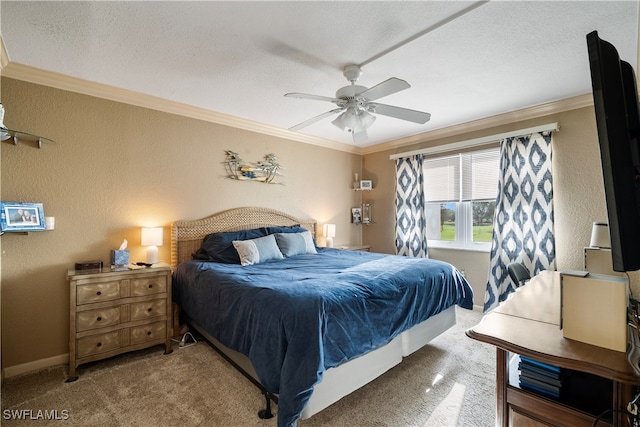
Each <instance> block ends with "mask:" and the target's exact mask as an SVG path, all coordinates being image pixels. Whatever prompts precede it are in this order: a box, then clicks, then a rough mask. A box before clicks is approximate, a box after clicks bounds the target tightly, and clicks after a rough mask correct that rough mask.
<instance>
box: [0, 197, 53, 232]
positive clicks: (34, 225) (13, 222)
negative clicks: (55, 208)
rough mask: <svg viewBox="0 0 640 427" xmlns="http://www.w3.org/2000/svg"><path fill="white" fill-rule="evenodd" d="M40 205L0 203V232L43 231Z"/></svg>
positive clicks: (42, 212)
mask: <svg viewBox="0 0 640 427" xmlns="http://www.w3.org/2000/svg"><path fill="white" fill-rule="evenodd" d="M45 228H46V227H45V222H44V209H43V207H42V203H23V202H0V230H1V231H2V232H15V231H18V232H25V231H39V230H44V229H45Z"/></svg>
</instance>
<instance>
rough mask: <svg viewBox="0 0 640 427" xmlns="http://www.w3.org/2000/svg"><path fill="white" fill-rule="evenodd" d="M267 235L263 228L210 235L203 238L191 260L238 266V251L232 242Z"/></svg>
mask: <svg viewBox="0 0 640 427" xmlns="http://www.w3.org/2000/svg"><path fill="white" fill-rule="evenodd" d="M267 234H269V233H268V232H267V229H266V228H265V227H261V228H252V229H250V230H241V231H229V232H224V233H212V234H209V235H208V236H206V237H205V238H204V240H203V241H202V246H201V247H200V249H198V250H197V251H196V252H194V253H193V254H192V257H193V259H199V260H202V261H215V262H221V263H225V264H240V257H239V256H238V251H236V248H235V247H234V246H233V241H234V240H248V239H256V238H258V237H263V236H266V235H267Z"/></svg>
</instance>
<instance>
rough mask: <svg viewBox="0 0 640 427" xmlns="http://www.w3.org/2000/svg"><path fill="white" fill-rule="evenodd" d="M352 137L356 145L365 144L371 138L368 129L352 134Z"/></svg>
mask: <svg viewBox="0 0 640 427" xmlns="http://www.w3.org/2000/svg"><path fill="white" fill-rule="evenodd" d="M351 135H352V136H353V143H354V144H360V143H361V142H365V141H366V140H367V139H368V138H369V135H368V134H367V130H366V129H363V130H361V131H360V132H352V133H351Z"/></svg>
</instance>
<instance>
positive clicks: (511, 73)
mask: <svg viewBox="0 0 640 427" xmlns="http://www.w3.org/2000/svg"><path fill="white" fill-rule="evenodd" d="M0 13H1V20H0V25H1V26H0V34H1V36H2V38H3V40H4V43H5V46H6V49H7V53H8V56H9V60H10V63H14V62H15V63H20V64H24V65H28V66H31V67H35V68H39V69H42V70H48V71H54V72H57V73H62V74H64V75H68V76H72V77H77V78H80V79H84V80H88V81H92V82H97V83H102V84H106V85H111V86H115V87H118V88H123V89H127V90H131V91H135V92H140V93H144V94H148V95H153V96H156V97H160V98H164V99H167V100H172V101H177V102H180V103H184V104H189V105H193V106H196V107H200V108H204V109H207V110H211V111H214V112H218V113H224V114H228V115H231V116H235V117H238V118H242V119H246V120H250V121H253V122H257V123H261V124H267V125H270V126H275V127H277V128H282V129H287V128H289V127H291V126H293V125H295V124H297V123H299V122H302V121H304V120H306V119H308V118H310V117H313V116H316V115H319V114H321V113H324V112H326V111H328V110H331V109H332V108H334V107H335V106H334V104H331V103H329V102H321V101H312V100H302V99H295V98H286V97H284V96H283V95H284V94H285V93H287V92H303V93H310V94H316V95H323V96H329V97H333V96H334V95H335V92H336V90H337V89H338V88H340V87H342V86H345V85H347V84H348V82H347V81H346V79H345V78H344V77H343V75H342V70H343V68H344V66H345V65H348V64H362V63H365V65H364V66H363V75H362V77H361V78H360V80H359V81H358V84H361V85H364V86H367V87H371V86H374V85H376V84H378V83H380V82H382V81H383V80H386V79H387V78H389V77H392V76H394V77H398V78H401V79H404V80H406V81H408V82H409V83H410V84H411V85H412V87H411V88H409V89H407V90H405V91H402V92H399V93H396V94H393V95H390V96H388V97H385V98H382V99H380V100H379V101H380V102H383V103H385V104H391V105H396V106H401V107H406V108H411V109H415V110H420V111H426V112H429V113H431V120H430V121H429V122H427V123H426V124H425V125H418V124H414V123H410V122H404V121H401V120H398V119H393V118H388V117H384V116H378V119H377V120H376V122H375V123H374V124H373V126H372V127H371V128H370V129H369V139H368V140H367V141H366V142H365V143H362V144H359V145H360V146H368V145H372V144H378V143H382V142H386V141H390V140H395V139H398V138H403V137H407V136H410V135H415V134H419V133H422V132H427V131H431V130H434V129H439V128H444V127H447V126H451V125H455V124H460V123H464V122H468V121H471V120H475V119H481V118H485V117H490V116H493V115H496V114H500V113H504V112H508V111H514V110H518V109H522V108H526V107H531V106H535V105H540V104H544V103H547V102H551V101H555V100H560V99H565V98H569V97H573V96H577V95H582V94H586V93H589V92H590V91H591V85H590V79H589V65H588V58H587V46H586V39H585V36H586V34H587V33H589V32H591V31H593V30H597V31H598V33H599V34H600V37H602V38H604V39H606V40H608V41H610V42H611V43H613V44H614V45H615V46H616V47H617V48H618V51H619V53H620V56H621V57H622V58H624V59H625V60H627V61H628V62H630V63H631V64H633V65H634V67H635V66H636V64H637V52H638V49H637V43H638V34H637V31H638V2H637V1H633V2H621V1H614V2H611V1H606V2H595V1H568V2H560V1H551V2H545V1H527V2H516V1H492V2H463V1H442V2H440V1H418V2H406V1H371V2H351V1H349V2H338V1H331V2H311V1H289V2H265V1H259V2H245V1H233V2H217V1H215V2H214V1H205V2H150V1H141V2H122V1H116V2H106V1H95V2H78V1H69V2H62V1H46V2H35V1H19V2H12V1H6V0H3V1H2V2H0ZM8 114H9V113H7V115H8ZM331 120H332V119H331V118H328V119H325V120H323V121H321V122H318V123H316V124H314V125H312V126H309V127H307V128H305V129H303V130H301V131H300V132H302V133H304V134H308V135H312V136H316V137H321V138H325V139H328V140H331V141H337V142H341V143H347V144H349V143H351V137H350V135H349V134H346V133H345V132H342V131H340V130H339V129H337V128H336V127H335V126H333V125H332V124H331Z"/></svg>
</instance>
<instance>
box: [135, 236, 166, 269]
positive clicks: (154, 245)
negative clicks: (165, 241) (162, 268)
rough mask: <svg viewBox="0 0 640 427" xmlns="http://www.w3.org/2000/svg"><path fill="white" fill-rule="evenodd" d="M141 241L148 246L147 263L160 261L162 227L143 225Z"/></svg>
mask: <svg viewBox="0 0 640 427" xmlns="http://www.w3.org/2000/svg"><path fill="white" fill-rule="evenodd" d="M140 242H141V243H142V246H148V248H147V264H156V263H157V262H158V246H162V227H143V228H142V234H141V239H140Z"/></svg>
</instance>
